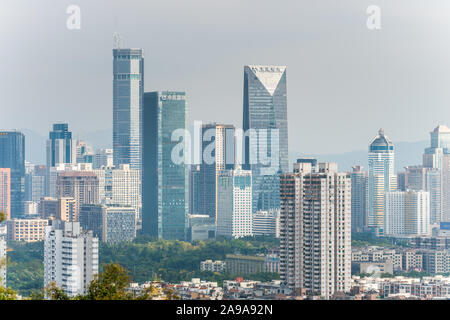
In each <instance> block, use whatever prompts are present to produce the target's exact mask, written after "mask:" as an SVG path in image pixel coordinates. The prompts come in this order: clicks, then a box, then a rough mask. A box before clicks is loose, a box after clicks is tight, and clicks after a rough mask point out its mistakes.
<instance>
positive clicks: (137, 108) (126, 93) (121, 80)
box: [113, 49, 144, 169]
mask: <svg viewBox="0 0 450 320" xmlns="http://www.w3.org/2000/svg"><path fill="white" fill-rule="evenodd" d="M143 54H144V53H143V50H142V49H114V50H113V56H114V62H113V69H114V70H113V73H114V80H113V149H114V151H113V157H114V165H115V166H116V167H118V166H119V165H120V164H130V168H131V169H140V167H141V152H142V150H141V138H142V136H141V132H142V122H141V117H142V96H143V93H144V56H143Z"/></svg>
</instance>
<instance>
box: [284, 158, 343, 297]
mask: <svg viewBox="0 0 450 320" xmlns="http://www.w3.org/2000/svg"><path fill="white" fill-rule="evenodd" d="M299 169H300V170H299V172H297V173H291V174H283V175H281V189H280V197H281V211H280V215H281V216H280V275H281V279H282V281H283V282H284V283H285V284H286V285H287V286H288V287H289V288H291V289H293V290H297V289H306V291H307V293H308V294H311V295H320V296H323V297H325V298H330V297H331V296H332V295H333V294H334V293H336V292H347V291H349V290H350V285H351V178H350V175H349V174H347V173H339V172H338V171H337V165H336V164H334V163H320V164H319V168H318V172H316V173H313V172H311V166H310V165H309V164H308V166H304V167H303V168H299Z"/></svg>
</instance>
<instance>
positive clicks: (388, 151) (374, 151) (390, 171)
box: [367, 129, 397, 235]
mask: <svg viewBox="0 0 450 320" xmlns="http://www.w3.org/2000/svg"><path fill="white" fill-rule="evenodd" d="M368 183H369V188H368V206H369V208H368V221H367V223H368V227H369V228H372V230H373V231H374V232H375V233H376V234H377V235H382V234H383V226H384V193H385V192H389V191H395V190H396V189H397V177H396V175H395V173H394V145H393V144H392V142H391V141H390V140H389V138H388V137H386V136H385V135H384V131H383V129H380V130H379V131H378V135H377V136H376V137H375V138H374V139H373V140H372V142H371V143H370V145H369V179H368Z"/></svg>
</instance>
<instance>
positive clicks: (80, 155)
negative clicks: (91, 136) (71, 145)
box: [75, 141, 94, 164]
mask: <svg viewBox="0 0 450 320" xmlns="http://www.w3.org/2000/svg"><path fill="white" fill-rule="evenodd" d="M75 153H76V162H77V163H92V164H93V163H94V151H93V149H92V147H91V146H90V145H88V144H87V142H86V141H77V144H76V149H75Z"/></svg>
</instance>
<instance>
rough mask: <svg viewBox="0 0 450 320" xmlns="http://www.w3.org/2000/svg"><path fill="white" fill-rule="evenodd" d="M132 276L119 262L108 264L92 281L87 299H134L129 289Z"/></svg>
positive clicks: (85, 297)
mask: <svg viewBox="0 0 450 320" xmlns="http://www.w3.org/2000/svg"><path fill="white" fill-rule="evenodd" d="M130 280H131V278H130V276H129V275H128V272H127V270H126V269H125V268H123V267H122V266H121V265H119V264H117V263H110V264H107V265H106V266H105V267H104V268H103V272H101V273H99V274H97V275H96V276H95V278H94V280H92V281H91V283H90V285H89V288H88V292H87V294H86V296H84V297H80V298H81V299H87V300H129V299H133V296H132V295H131V293H129V292H128V291H127V289H128V285H129V283H130Z"/></svg>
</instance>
